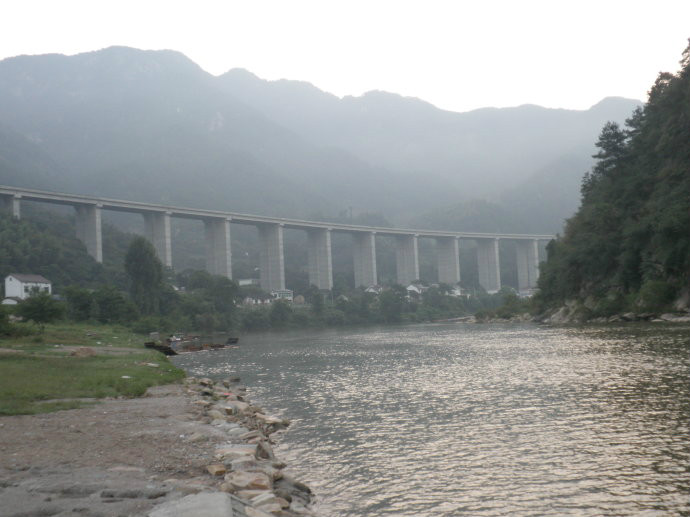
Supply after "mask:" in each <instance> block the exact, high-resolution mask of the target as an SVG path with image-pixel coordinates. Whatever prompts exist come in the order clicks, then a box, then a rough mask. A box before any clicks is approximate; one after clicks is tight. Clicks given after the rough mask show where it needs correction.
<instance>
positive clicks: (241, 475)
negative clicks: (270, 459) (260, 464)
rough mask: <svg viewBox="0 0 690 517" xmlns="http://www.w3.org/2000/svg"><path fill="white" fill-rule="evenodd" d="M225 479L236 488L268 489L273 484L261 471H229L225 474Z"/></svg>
mask: <svg viewBox="0 0 690 517" xmlns="http://www.w3.org/2000/svg"><path fill="white" fill-rule="evenodd" d="M225 481H226V482H228V483H230V484H231V485H232V486H233V487H235V488H236V489H238V490H244V489H249V490H251V489H256V490H268V489H270V488H271V486H272V485H273V482H272V480H271V479H270V478H269V477H268V476H267V475H266V474H264V473H263V472H230V473H229V474H226V475H225Z"/></svg>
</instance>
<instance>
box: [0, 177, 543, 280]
mask: <svg viewBox="0 0 690 517" xmlns="http://www.w3.org/2000/svg"><path fill="white" fill-rule="evenodd" d="M22 200H26V201H39V202H43V203H53V204H60V205H70V206H72V207H74V209H75V213H76V228H77V237H78V238H79V239H80V240H81V241H82V242H83V243H84V244H85V245H86V249H87V250H88V252H89V254H90V255H91V256H92V257H93V258H94V259H96V260H97V261H98V262H102V261H103V245H102V234H101V212H102V211H103V210H112V211H117V212H133V213H138V214H141V215H142V216H143V218H144V228H145V236H146V238H148V239H149V240H150V241H151V243H152V244H153V246H154V248H155V249H156V252H157V253H158V256H159V258H160V259H161V261H162V262H163V264H164V265H166V266H168V267H172V253H171V234H170V219H171V218H172V217H177V218H186V219H197V220H201V221H203V223H204V229H205V237H206V268H207V270H208V272H209V273H212V274H216V275H222V276H226V277H228V278H232V267H231V266H232V262H231V260H232V253H231V247H230V230H231V225H232V224H245V225H252V226H255V227H257V228H258V231H259V240H260V255H259V256H260V264H259V268H260V276H261V278H260V281H261V287H262V288H264V289H266V290H267V291H273V290H281V289H285V268H284V256H283V230H284V229H286V228H288V229H297V230H303V231H305V232H307V236H308V258H309V263H308V269H309V282H310V283H312V284H314V285H315V286H316V287H318V288H319V289H331V288H332V287H333V266H332V260H331V233H332V232H345V233H349V234H351V235H352V237H353V258H354V271H355V285H357V286H364V287H368V286H372V285H376V284H377V283H378V279H377V274H376V236H377V235H382V236H391V237H394V238H395V240H396V266H397V281H398V283H400V284H402V285H408V284H409V283H410V282H412V281H414V280H418V279H419V254H418V250H417V242H418V239H419V238H430V239H434V240H435V241H436V254H437V261H438V281H439V282H443V283H446V284H450V285H454V284H457V283H458V282H460V255H459V243H460V240H466V239H467V240H474V241H475V242H476V246H477V247H476V250H477V264H478V269H479V283H480V284H481V286H482V287H483V288H484V289H486V291H487V292H489V293H492V292H496V291H498V290H499V289H500V287H501V273H500V262H499V260H500V258H499V252H498V249H499V248H498V243H499V240H500V239H510V240H513V241H515V242H516V249H517V266H518V284H519V289H520V291H528V290H529V289H531V288H534V287H536V282H537V278H538V276H539V241H547V240H551V239H553V238H554V237H553V236H552V235H520V234H489V233H466V232H446V231H434V230H408V229H399V228H378V227H370V226H357V225H351V224H337V223H323V222H315V221H302V220H299V219H283V218H277V217H263V216H259V215H248V214H238V213H232V212H221V211H216V210H199V209H195V208H182V207H173V206H163V205H155V204H150V203H139V202H135V201H123V200H118V199H106V198H97V197H92V196H82V195H75V194H62V193H57V192H48V191H41V190H32V189H22V188H16V187H5V186H0V209H3V210H4V211H5V212H9V213H11V214H13V215H14V217H16V218H20V216H21V202H22Z"/></svg>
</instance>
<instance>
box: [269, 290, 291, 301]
mask: <svg viewBox="0 0 690 517" xmlns="http://www.w3.org/2000/svg"><path fill="white" fill-rule="evenodd" d="M271 296H273V298H274V299H276V300H285V301H288V302H292V291H291V290H290V289H276V290H275V291H271Z"/></svg>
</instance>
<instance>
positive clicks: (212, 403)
mask: <svg viewBox="0 0 690 517" xmlns="http://www.w3.org/2000/svg"><path fill="white" fill-rule="evenodd" d="M239 381H240V380H239V378H231V379H227V380H224V381H222V383H220V384H216V383H214V382H213V381H212V380H211V379H208V378H205V379H194V378H187V379H186V380H185V384H186V385H187V389H188V391H189V393H190V395H192V396H193V397H194V398H195V400H194V401H193V403H194V404H195V405H197V406H199V407H200V408H201V409H202V415H203V416H202V420H203V421H204V422H205V423H208V424H209V425H212V426H214V427H215V428H217V429H219V430H221V431H223V432H225V433H226V435H227V442H226V443H224V444H220V445H218V446H217V447H216V449H215V451H214V456H213V459H214V461H213V462H211V463H209V464H208V465H207V467H206V470H207V471H208V473H209V475H211V476H214V477H215V478H217V479H218V484H217V489H218V490H219V491H221V492H225V493H229V494H233V495H235V496H237V497H239V498H240V499H242V500H243V501H246V502H248V503H249V507H248V508H246V513H247V515H250V516H256V517H259V516H266V515H275V516H285V517H290V516H300V515H313V513H312V512H311V510H310V509H309V503H310V502H311V498H312V495H311V490H310V488H309V487H308V486H307V485H305V484H304V483H302V482H300V481H297V480H295V479H293V478H291V477H290V476H288V475H287V474H285V473H284V472H283V469H284V468H285V466H286V465H285V463H283V462H281V461H279V460H278V459H277V458H276V456H275V454H274V452H273V442H272V441H271V438H270V436H271V435H272V434H273V433H275V432H276V431H279V430H281V429H284V428H286V427H287V426H288V425H289V422H288V421H287V420H284V419H282V418H279V417H276V416H271V415H266V414H264V412H263V409H262V408H260V407H258V406H255V405H252V404H251V403H250V401H249V400H248V399H247V396H246V388H245V387H244V386H242V385H240V384H239ZM194 438H195V437H191V438H190V439H192V440H193V439H194ZM200 438H201V437H200ZM175 504H178V505H179V504H180V503H179V502H178V503H171V508H174V506H175ZM166 512H167V510H166V508H160V509H159V510H157V511H156V512H153V513H152V514H151V517H164V516H167V515H177V513H175V512H174V511H173V513H166Z"/></svg>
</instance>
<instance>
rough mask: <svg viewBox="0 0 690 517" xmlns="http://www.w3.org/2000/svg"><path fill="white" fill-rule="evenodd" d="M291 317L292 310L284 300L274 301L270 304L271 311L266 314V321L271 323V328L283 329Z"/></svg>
mask: <svg viewBox="0 0 690 517" xmlns="http://www.w3.org/2000/svg"><path fill="white" fill-rule="evenodd" d="M291 315H292V308H291V307H290V306H289V305H288V303H287V302H286V301H284V300H276V301H274V302H273V303H272V304H271V310H270V312H269V314H268V319H269V320H270V321H271V327H274V328H280V327H284V326H285V325H286V324H287V322H288V321H289V320H290V316H291Z"/></svg>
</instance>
